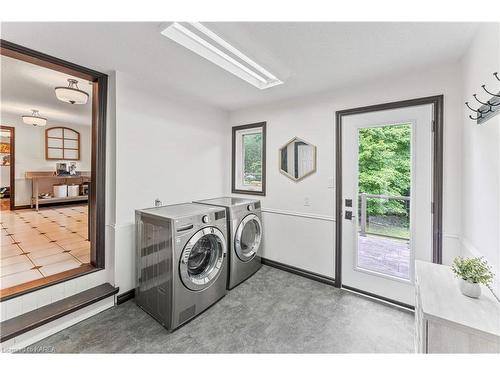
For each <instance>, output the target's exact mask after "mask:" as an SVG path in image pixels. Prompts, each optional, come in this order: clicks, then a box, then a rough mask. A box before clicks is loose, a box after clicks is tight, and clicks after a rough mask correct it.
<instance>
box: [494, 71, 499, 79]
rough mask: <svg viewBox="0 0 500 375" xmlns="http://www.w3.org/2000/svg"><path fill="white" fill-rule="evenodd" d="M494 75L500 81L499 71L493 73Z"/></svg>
mask: <svg viewBox="0 0 500 375" xmlns="http://www.w3.org/2000/svg"><path fill="white" fill-rule="evenodd" d="M493 75H494V76H495V78H496V79H497V80H499V81H500V78H499V77H498V72H495V73H493Z"/></svg>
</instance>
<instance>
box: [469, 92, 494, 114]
mask: <svg viewBox="0 0 500 375" xmlns="http://www.w3.org/2000/svg"><path fill="white" fill-rule="evenodd" d="M472 96H473V97H474V99H476V100H477V101H478V102H479V103H481V104H483V105H487V106H489V107H490V108H488V110H487V111H481V110H480V109H479V108H478V109H473V108H471V107H469V104H467V107H469V109H471V110H472V111H474V112H477V113H480V114H482V115H483V114H486V113H488V112H493V111H492V110H491V106H490V105H489V104H488V103H483V102H482V101H480V100H479V99H478V98H477V97H476V94H474V95H472Z"/></svg>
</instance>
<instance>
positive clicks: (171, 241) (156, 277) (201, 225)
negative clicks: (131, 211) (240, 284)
mask: <svg viewBox="0 0 500 375" xmlns="http://www.w3.org/2000/svg"><path fill="white" fill-rule="evenodd" d="M135 215H136V251H137V253H136V270H137V274H136V278H137V279H136V282H137V283H136V285H137V286H136V291H135V301H136V303H137V304H138V305H139V306H140V307H141V308H142V309H143V310H144V311H146V312H147V313H149V314H150V315H151V316H153V317H154V318H155V319H156V320H158V321H159V322H160V323H161V324H163V325H164V326H165V327H166V328H167V329H168V330H174V329H175V328H177V327H179V326H180V325H182V324H184V323H186V322H187V321H189V320H190V319H192V318H194V317H195V316H197V315H198V314H200V313H201V312H202V311H204V310H205V309H207V308H208V307H210V306H211V305H213V304H214V303H215V302H217V301H218V300H219V299H221V298H222V297H224V295H225V294H226V282H227V242H226V233H227V222H226V210H225V209H223V208H220V207H210V206H206V205H201V204H195V203H185V204H177V205H171V206H163V207H154V208H148V209H143V210H137V211H136V214H135Z"/></svg>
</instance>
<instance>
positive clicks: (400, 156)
mask: <svg viewBox="0 0 500 375" xmlns="http://www.w3.org/2000/svg"><path fill="white" fill-rule="evenodd" d="M358 178H359V182H358V183H359V185H358V188H359V192H360V193H367V194H374V195H389V196H405V197H407V196H410V188H411V126H410V125H409V124H401V125H394V126H385V127H378V128H366V129H360V130H359V176H358ZM409 210H410V206H409V201H403V200H395V199H390V200H388V199H381V198H367V216H368V217H369V218H371V219H370V220H369V222H368V223H367V224H368V227H367V232H369V233H372V234H378V235H382V236H390V237H398V238H404V239H409V238H410V232H409V225H410V221H409V214H410V212H409Z"/></svg>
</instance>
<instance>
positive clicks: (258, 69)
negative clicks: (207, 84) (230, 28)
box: [161, 22, 283, 90]
mask: <svg viewBox="0 0 500 375" xmlns="http://www.w3.org/2000/svg"><path fill="white" fill-rule="evenodd" d="M187 24H189V25H190V26H191V27H192V28H194V29H195V30H197V31H198V32H199V33H200V34H202V35H203V36H204V37H205V38H203V37H201V36H200V35H198V34H197V33H195V32H194V31H191V30H190V29H188V28H187V27H185V26H183V25H181V24H180V23H178V22H174V23H173V24H171V25H170V26H168V27H167V28H166V29H164V30H163V31H162V32H161V33H162V35H164V36H166V37H167V38H170V39H172V40H173V41H174V42H176V43H179V44H180V45H181V46H183V47H185V48H187V49H189V50H191V51H193V52H194V53H196V54H198V55H200V56H201V57H203V58H205V59H207V60H208V61H210V62H212V63H214V64H216V65H218V66H220V67H221V68H222V69H225V70H227V71H228V72H230V73H232V74H234V75H235V76H237V77H239V78H241V79H242V80H244V81H246V82H248V83H250V84H251V85H253V86H255V87H257V88H259V89H261V90H263V89H267V88H269V87H273V86H276V85H280V84H282V83H283V82H282V81H281V80H279V79H278V78H276V76H274V75H273V74H271V73H270V72H269V71H267V70H266V69H264V68H263V67H262V66H260V65H259V64H257V63H256V62H255V61H253V60H252V59H251V58H249V57H248V56H246V55H245V54H244V53H242V52H241V51H239V50H238V49H236V48H235V47H233V46H232V45H230V44H229V43H228V42H226V41H225V40H224V39H222V38H221V37H219V36H218V35H217V34H215V33H214V32H213V31H211V30H209V29H208V28H206V27H205V26H203V25H202V24H201V23H199V22H188V23H187ZM231 55H232V56H231Z"/></svg>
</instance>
